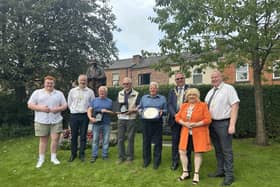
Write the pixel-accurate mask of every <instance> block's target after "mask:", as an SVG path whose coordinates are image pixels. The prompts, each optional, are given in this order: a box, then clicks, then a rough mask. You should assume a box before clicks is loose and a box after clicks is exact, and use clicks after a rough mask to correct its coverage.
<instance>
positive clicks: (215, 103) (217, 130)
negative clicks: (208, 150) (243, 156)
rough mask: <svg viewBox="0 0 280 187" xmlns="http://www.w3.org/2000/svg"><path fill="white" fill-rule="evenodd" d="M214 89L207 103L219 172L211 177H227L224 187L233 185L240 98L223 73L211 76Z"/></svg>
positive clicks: (208, 96)
mask: <svg viewBox="0 0 280 187" xmlns="http://www.w3.org/2000/svg"><path fill="white" fill-rule="evenodd" d="M211 83H212V86H213V88H212V89H211V90H210V91H209V92H208V93H207V95H206V97H205V102H206V103H207V104H208V108H209V111H210V113H211V116H212V124H211V125H210V136H211V140H212V143H213V145H214V147H215V153H216V159H217V170H216V172H214V173H210V174H208V176H209V177H225V178H224V181H223V183H222V185H223V186H228V185H231V184H232V183H233V181H234V175H233V151H232V136H233V134H234V133H235V125H236V121H237V117H238V109H239V102H240V100H239V98H238V95H237V92H236V90H235V89H234V87H233V86H231V85H229V84H226V83H224V82H223V80H222V75H221V72H219V71H214V72H213V73H212V75H211Z"/></svg>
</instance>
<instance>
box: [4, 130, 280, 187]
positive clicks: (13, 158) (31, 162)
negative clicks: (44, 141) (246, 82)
mask: <svg viewBox="0 0 280 187" xmlns="http://www.w3.org/2000/svg"><path fill="white" fill-rule="evenodd" d="M141 145H142V136H141V135H137V138H136V158H135V161H134V163H133V164H131V165H128V164H122V165H117V164H115V162H116V160H117V147H111V148H110V151H109V152H110V155H109V156H110V159H109V160H108V161H103V160H102V159H98V160H97V162H96V163H94V164H91V163H90V162H89V159H90V150H89V149H88V150H87V160H86V162H85V163H81V162H80V161H79V160H75V161H74V162H73V163H68V162H67V160H68V158H69V155H70V152H69V151H67V150H59V152H58V158H59V160H60V161H61V164H60V165H58V166H54V165H52V164H51V163H50V161H49V157H50V155H49V152H48V154H47V161H46V162H45V163H44V165H43V167H42V168H40V169H36V168H35V164H36V159H37V146H38V139H37V138H35V137H25V138H17V139H12V140H6V141H1V142H0V185H1V186H3V187H7V186H67V187H72V186H75V187H76V186H93V187H94V186H96V187H99V186H115V187H117V186H120V187H123V186H130V187H134V186H153V187H154V186H155V187H156V186H192V183H191V180H187V181H185V182H178V181H177V177H178V176H179V175H180V174H181V169H179V170H177V171H171V170H170V169H169V166H170V155H171V154H170V149H171V148H170V147H163V154H162V155H163V157H162V164H161V166H160V167H159V169H158V170H154V169H153V168H152V165H151V166H149V167H148V168H147V169H143V168H142V156H141V155H142V148H141ZM279 155H280V144H277V143H275V144H272V145H271V146H268V147H259V146H256V145H254V144H253V143H252V139H242V140H234V156H235V158H234V160H235V177H236V182H235V183H234V184H233V185H232V186H233V187H251V186H252V187H278V186H279V183H280V177H279V176H280V174H279V173H280V161H279ZM214 170H215V159H214V152H213V151H211V152H209V153H207V154H205V155H204V161H203V165H202V167H201V171H200V183H199V184H198V186H201V187H212V186H213V187H215V186H220V183H221V182H222V179H221V178H218V179H216V178H214V179H212V178H208V177H207V173H209V172H212V171H214Z"/></svg>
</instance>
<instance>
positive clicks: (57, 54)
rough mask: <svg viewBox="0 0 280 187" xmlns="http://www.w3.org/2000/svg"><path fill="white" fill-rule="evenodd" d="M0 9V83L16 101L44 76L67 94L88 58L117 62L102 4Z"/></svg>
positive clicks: (10, 4)
mask: <svg viewBox="0 0 280 187" xmlns="http://www.w3.org/2000/svg"><path fill="white" fill-rule="evenodd" d="M0 10H1V12H0V16H1V17H0V19H1V23H0V79H1V80H6V81H8V82H10V86H11V88H15V90H16V93H21V94H18V98H20V100H23V99H25V93H26V91H25V88H26V87H28V86H29V85H33V84H34V81H36V80H42V78H43V77H44V76H45V75H46V74H52V75H55V76H56V77H57V78H58V80H57V84H58V86H59V88H60V89H62V90H65V91H68V89H69V88H70V87H71V82H72V81H73V80H75V79H76V78H77V76H78V74H80V73H85V70H86V68H87V62H88V61H89V59H91V58H92V57H94V58H95V59H97V61H98V62H99V63H100V64H101V65H102V66H105V65H106V64H108V63H110V62H111V61H112V60H114V59H116V58H117V56H116V53H117V49H116V47H115V43H114V41H113V34H112V31H113V30H115V29H117V27H116V26H115V24H114V21H115V16H114V14H112V12H111V9H110V7H108V5H107V4H106V2H105V1H103V0H99V1H95V0H48V1H45V0H20V1H18V0H0ZM16 85H19V86H18V87H20V88H21V89H18V88H17V86H16Z"/></svg>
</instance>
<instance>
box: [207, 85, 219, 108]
mask: <svg viewBox="0 0 280 187" xmlns="http://www.w3.org/2000/svg"><path fill="white" fill-rule="evenodd" d="M217 90H218V88H214V91H213V93H212V95H211V97H210V99H209V101H208V108H210V105H211V102H212V100H213V97H214V95H215V93H216V91H217Z"/></svg>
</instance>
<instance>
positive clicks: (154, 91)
mask: <svg viewBox="0 0 280 187" xmlns="http://www.w3.org/2000/svg"><path fill="white" fill-rule="evenodd" d="M149 91H150V94H147V95H144V96H143V97H142V98H141V101H140V104H139V106H138V108H139V111H140V113H141V118H142V123H143V161H144V163H143V167H144V168H146V167H148V166H149V164H150V163H151V145H152V140H153V143H154V144H155V146H154V153H153V157H154V166H153V167H154V169H158V167H159V165H160V163H161V152H162V123H163V121H162V116H163V115H164V114H166V111H167V103H166V98H165V97H164V96H162V95H159V94H158V83H157V82H151V83H150V87H149Z"/></svg>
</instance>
